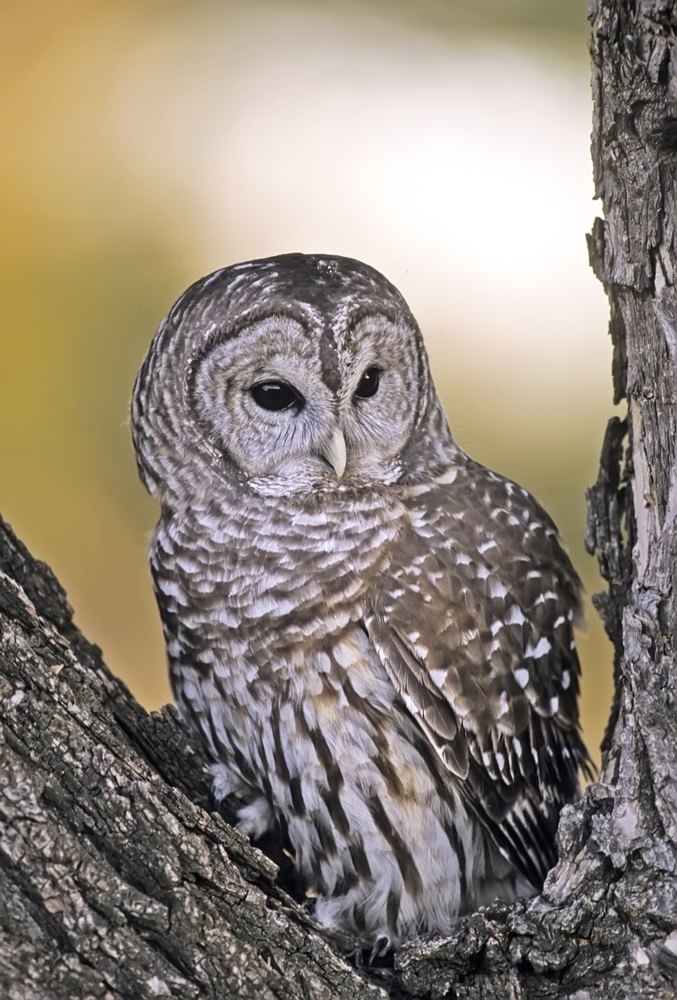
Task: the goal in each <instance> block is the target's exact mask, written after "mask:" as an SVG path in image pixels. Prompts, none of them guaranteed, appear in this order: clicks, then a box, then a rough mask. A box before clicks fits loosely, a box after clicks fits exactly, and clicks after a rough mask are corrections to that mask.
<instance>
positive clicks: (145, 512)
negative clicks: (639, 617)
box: [0, 0, 612, 753]
mask: <svg viewBox="0 0 677 1000" xmlns="http://www.w3.org/2000/svg"><path fill="white" fill-rule="evenodd" d="M3 21H4V30H3V32H2V38H1V40H0V52H1V55H2V58H0V76H1V78H2V87H1V92H2V104H3V114H2V116H1V117H2V126H1V127H2V129H3V130H4V132H5V134H4V135H2V136H1V139H0V141H1V142H2V149H3V156H2V159H1V160H0V176H1V183H0V215H1V222H2V231H3V232H4V234H5V235H4V238H3V240H2V244H1V246H0V255H1V257H2V266H1V267H0V283H1V289H0V291H1V295H2V311H3V313H4V317H3V329H2V334H1V336H2V351H1V353H0V487H1V489H0V511H1V512H2V514H3V515H4V516H5V518H6V519H7V520H9V522H10V523H11V524H12V525H13V527H14V528H15V530H16V531H17V532H18V534H19V535H20V536H21V537H22V539H23V540H24V541H25V542H26V543H27V544H28V545H29V547H30V548H31V549H32V550H33V552H34V553H35V554H36V555H38V556H39V557H40V558H42V559H45V560H47V561H48V562H49V563H50V564H51V565H52V566H53V568H54V570H55V571H56V573H57V574H58V576H59V577H60V579H61V581H62V582H63V583H64V585H65V586H66V588H67V590H68V593H69V598H70V601H71V604H72V605H73V607H74V608H75V616H76V620H77V622H78V624H79V625H80V627H81V628H82V629H83V630H84V632H85V633H86V634H87V635H88V637H89V638H90V639H92V640H94V641H95V642H97V643H98V644H99V645H100V646H101V647H102V648H103V651H104V654H105V657H106V660H107V662H108V664H109V665H110V667H111V669H112V670H113V671H114V672H116V673H117V674H119V675H120V676H121V677H122V678H123V679H124V680H125V682H126V683H127V684H128V685H129V687H130V688H131V689H132V691H133V692H134V693H135V694H136V695H137V697H138V698H140V699H141V700H142V701H143V702H144V703H145V704H146V705H147V706H148V707H149V708H155V707H158V706H159V705H161V704H163V703H164V702H165V701H166V700H168V698H169V697H170V695H169V687H168V684H167V681H166V678H165V664H164V650H163V643H162V638H161V633H160V627H159V621H158V616H157V613H156V609H155V605H154V599H153V596H152V591H151V585H150V579H149V574H148V570H147V564H146V546H147V539H148V535H149V533H150V531H151V529H152V526H153V524H154V520H155V516H156V511H155V509H154V504H153V503H152V502H151V500H150V499H149V498H148V497H147V496H146V495H145V493H144V491H143V489H142V487H141V485H140V484H139V482H138V481H137V478H136V470H135V466H134V460H133V453H132V448H131V444H130V437H129V427H128V417H127V413H128V400H129V396H130V393H131V388H132V383H133V380H134V376H135V374H136V370H137V368H138V366H139V364H140V362H141V360H142V358H143V356H144V353H145V351H146V349H147V346H148V343H149V341H150V339H151V337H152V335H153V332H154V330H155V328H156V326H157V325H158V323H159V321H160V320H161V319H162V317H163V315H164V314H165V313H166V312H167V310H168V309H169V307H170V306H171V304H172V302H173V301H174V299H176V298H177V297H178V295H179V294H180V293H181V292H182V291H183V289H184V288H185V287H186V286H187V285H188V284H189V283H191V282H192V281H193V280H195V279H196V278H198V277H199V276H201V275H203V274H205V273H207V272H209V271H212V270H214V269H215V268H217V267H221V266H223V265H225V264H228V263H232V262H235V261H238V260H244V259H247V258H250V257H261V256H266V255H268V254H273V253H280V252H287V251H298V250H300V251H306V252H330V253H339V254H346V255H348V256H352V257H357V258H361V259H363V260H365V261H367V262H368V263H370V264H372V265H374V266H375V267H377V268H378V269H379V270H382V271H383V272H384V273H385V274H386V275H387V276H388V278H390V280H391V281H393V282H394V283H395V284H396V285H397V286H398V287H399V288H400V290H401V291H402V292H403V294H404V295H405V297H406V298H407V299H408V301H409V304H410V305H411V307H412V309H413V312H414V314H415V315H416V316H417V318H418V320H419V322H420V324H421V326H422V329H423V331H424V334H425V337H426V341H427V344H428V348H429V352H430V355H431V360H432V365H433V371H434V373H435V376H436V380H437V383H438V387H439V389H440V393H441V395H442V397H443V400H444V402H445V404H446V407H447V411H448V414H449V418H450V423H451V426H452V429H453V430H454V433H455V436H456V438H457V440H458V441H459V443H460V444H461V445H462V446H463V447H464V448H465V449H466V450H467V451H469V452H470V453H471V454H472V455H473V456H474V457H475V458H477V459H479V460H480V461H482V462H484V463H485V464H487V465H489V466H491V467H493V468H496V469H497V470H499V471H500V472H502V473H504V474H506V475H509V476H511V477H512V478H514V479H517V480H518V481H519V482H520V483H522V484H523V485H525V486H526V487H528V488H529V489H530V490H531V491H532V492H533V493H535V494H536V496H537V497H538V498H539V499H540V500H541V502H542V503H543V504H544V505H545V506H546V507H547V508H548V510H549V511H550V513H551V514H552V515H553V516H554V517H555V520H556V521H557V522H558V523H559V525H560V527H561V529H562V533H563V535H564V537H565V540H566V543H567V546H568V548H569V550H570V552H571V554H572V556H573V558H574V562H575V563H576V565H577V567H578V569H579V571H580V572H581V574H582V576H583V578H584V580H585V584H586V589H587V591H588V594H590V593H593V592H595V590H598V589H600V587H601V581H600V580H599V578H598V577H597V575H596V566H595V563H594V561H593V560H592V559H591V558H590V557H589V556H587V555H586V554H585V552H584V549H583V544H582V537H583V531H584V523H585V506H584V498H583V491H584V488H585V486H586V485H588V484H590V483H592V482H593V481H594V479H595V477H596V470H597V459H598V454H599V450H600V446H601V440H602V435H603V431H604V427H605V424H606V420H607V418H608V417H609V416H610V415H611V413H612V407H611V388H610V345H609V342H608V338H607V333H606V324H607V311H606V302H605V299H604V296H603V293H602V290H601V287H600V286H599V285H598V284H597V282H596V281H595V279H594V278H593V276H592V273H591V271H590V270H589V268H588V264H587V254H586V247H585V235H584V234H585V233H586V231H588V230H589V229H590V226H591V224H592V220H593V218H594V215H595V211H596V209H595V205H594V204H593V202H592V198H591V196H592V178H591V167H590V158H589V132H590V121H591V97H590V88H589V82H588V81H589V71H588V59H587V49H586V46H587V25H586V19H585V3H584V2H583V0H580V2H579V0H576V2H574V3H570V4H556V3H549V4H548V3H542V2H540V0H465V2H461V0H437V2H435V0H427V2H421V0H400V2H398V0H390V2H386V0H381V2H378V0H359V2H354V3H351V2H347V0H344V2H339V0H325V2H321V3H318V2H305V3H304V2H295V3H293V2H289V0H278V2H272V0H270V2H262V0H248V2H245V0H219V2H217V0H143V2H139V0H116V2H115V3H114V4H113V3H109V2H103V0H98V2H97V0H61V2H60V3H58V4H53V3H50V2H48V0H28V2H27V3H25V4H15V5H10V6H7V7H6V9H5V10H4V12H3ZM582 659H583V720H584V728H585V731H586V734H587V737H588V740H589V742H590V744H591V748H592V749H593V752H595V753H596V751H597V746H598V744H599V741H600V737H601V734H602V731H603V728H604V725H605V722H606V718H607V714H608V707H609V703H610V692H611V653H610V648H609V646H608V644H607V642H606V640H605V638H604V636H603V632H602V629H601V627H600V625H599V623H598V621H597V619H596V615H595V613H594V611H593V610H592V608H590V607H589V608H588V631H587V635H586V636H585V637H584V638H583V640H582Z"/></svg>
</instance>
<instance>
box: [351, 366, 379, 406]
mask: <svg viewBox="0 0 677 1000" xmlns="http://www.w3.org/2000/svg"><path fill="white" fill-rule="evenodd" d="M380 378H381V369H380V368H377V367H376V365H371V367H370V368H367V370H366V371H365V373H364V375H363V376H362V378H361V379H360V381H359V382H358V384H357V389H356V390H355V396H356V397H357V399H369V397H370V396H373V395H375V393H376V390H377V389H378V383H379V379H380Z"/></svg>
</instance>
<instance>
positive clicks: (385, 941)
mask: <svg viewBox="0 0 677 1000" xmlns="http://www.w3.org/2000/svg"><path fill="white" fill-rule="evenodd" d="M391 947H392V945H391V944H390V938H389V937H388V935H387V934H379V935H378V937H377V938H375V939H374V944H373V945H372V949H371V952H370V954H369V965H373V964H374V962H375V961H376V959H377V958H383V957H384V955H387V954H388V952H389V951H390V949H391Z"/></svg>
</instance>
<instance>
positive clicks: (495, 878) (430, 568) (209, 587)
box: [132, 254, 588, 950]
mask: <svg viewBox="0 0 677 1000" xmlns="http://www.w3.org/2000/svg"><path fill="white" fill-rule="evenodd" d="M132 413H133V433H134V444H135V448H136V454H137V459H138V464H139V470H140V474H141V477H142V479H143V481H144V483H145V485H146V486H147V488H148V489H149V490H150V491H151V493H153V494H156V495H157V496H158V497H159V498H160V500H161V502H162V515H161V518H160V522H159V524H158V527H157V530H156V532H155V535H154V539H153V544H152V549H151V566H152V571H153V578H154V582H155V589H156V594H157V598H158V604H159V607H160V612H161V615H162V620H163V624H164V632H165V638H166V642H167V652H168V657H169V663H170V671H171V679H172V684H173V688H174V692H175V695H176V699H177V702H178V705H179V707H180V709H181V711H182V713H183V715H184V717H185V718H186V719H187V721H188V722H189V724H190V725H191V726H192V728H193V730H194V731H195V733H196V735H197V736H198V737H199V739H200V740H201V741H202V743H203V745H204V747H205V748H206V750H207V753H208V754H209V756H210V757H211V759H212V761H213V767H212V773H213V778H214V791H215V795H216V796H217V798H219V799H220V798H223V797H225V796H231V797H232V800H233V802H234V803H235V804H236V807H237V810H238V816H239V824H240V826H241V828H242V829H243V830H245V831H247V832H248V833H249V834H251V835H252V836H254V837H260V836H262V835H263V834H264V833H270V832H273V833H275V832H277V833H279V835H280V837H281V838H284V839H285V842H286V843H287V845H288V847H289V849H290V850H291V852H292V854H293V858H294V864H295V867H296V869H297V871H298V873H299V876H300V877H301V879H302V881H303V883H304V884H305V886H306V888H307V892H308V895H309V896H312V897H315V898H316V904H315V914H316V916H317V919H318V920H319V921H320V922H322V923H323V924H325V925H327V926H330V927H340V928H342V929H344V930H347V931H349V932H351V933H353V934H354V935H355V936H356V937H357V938H358V939H359V941H360V942H361V943H363V944H367V943H369V942H371V943H374V942H375V945H374V946H375V949H376V950H379V949H382V948H384V947H386V946H387V945H388V944H391V945H396V944H397V943H398V942H399V941H401V940H402V938H404V937H407V936H411V935H413V934H416V933H419V932H438V933H444V932H445V931H448V930H449V929H450V928H451V926H452V924H453V922H454V920H455V919H456V918H457V916H458V915H459V914H460V913H463V912H467V911H468V910H470V909H472V908H474V907H477V906H478V905H479V904H481V903H482V902H485V901H488V900H489V899H491V898H492V897H493V896H495V895H500V896H503V897H505V898H512V897H514V896H515V895H518V894H528V893H533V892H534V891H536V889H537V888H539V887H540V885H541V883H542V881H543V878H544V876H545V874H546V872H547V870H548V869H549V868H550V867H551V866H552V864H553V863H554V861H555V848H554V833H555V829H556V825H557V817H558V814H559V810H560V807H561V806H562V804H563V803H565V802H568V801H570V800H571V799H572V798H574V797H575V796H576V794H577V791H578V770H579V768H583V769H584V770H585V769H587V768H588V757H587V754H586V751H585V748H584V746H583V743H582V741H581V738H580V735H579V727H578V709H577V697H578V676H579V667H578V659H577V655H576V649H575V644H574V633H573V625H574V621H575V618H576V616H577V614H578V609H579V581H578V578H577V576H576V573H575V571H574V569H573V567H572V566H571V563H570V561H569V559H568V558H567V556H566V555H565V554H564V552H563V550H562V548H561V546H560V543H559V539H558V536H557V531H556V529H555V527H554V525H553V523H552V521H551V520H550V518H549V517H548V515H547V514H546V513H545V512H544V511H543V510H542V509H541V507H539V505H538V504H537V503H536V501H535V500H534V499H533V498H532V497H531V496H530V495H529V494H528V493H527V492H526V491H525V490H523V489H521V488H520V487H519V486H516V485H515V484H514V483H511V482H509V481H508V480H506V479H504V478H503V477H501V476H498V475H496V474H495V473H493V472H490V471H489V470H487V469H485V468H483V467H482V466H481V465H478V464H477V463H476V462H474V461H472V460H471V459H470V458H468V456H467V455H465V454H464V452H463V451H461V449H460V448H459V447H458V446H457V445H456V444H455V442H454V441H453V439H452V437H451V434H450V432H449V429H448V427H447V423H446V419H445V417H444V413H443V411H442V408H441V406H440V403H439V400H438V398H437V395H436V393H435V389H434V386H433V383H432V381H431V378H430V373H429V369H428V361H427V357H426V354H425V350H424V347H423V342H422V339H421V335H420V332H419V330H418V327H417V325H416V322H415V320H414V319H413V317H412V315H411V313H410V312H409V310H408V308H407V306H406V303H405V302H404V300H403V299H402V297H401V296H400V294H399V292H398V291H397V290H396V289H395V288H394V287H393V286H392V285H390V284H389V283H388V282H387V281H386V280H385V278H383V277H382V276H381V275H380V274H378V272H376V271H374V270H372V269H371V268H369V267H367V266H365V265H363V264H360V263H358V262H356V261H353V260H349V259H346V258H341V257H319V256H304V255H301V254H290V255H287V256H283V257H277V258H271V259H269V260H260V261H253V262H250V263H246V264H240V265H235V266H233V267H229V268H225V269H223V270H222V271H217V272H215V273H214V274H212V275H210V276H208V277H207V278H204V279H202V281H199V282H197V283H196V284H195V285H193V286H192V287H191V288H190V289H188V291H187V292H186V293H185V294H184V295H183V296H182V297H181V298H180V299H179V300H178V302H177V303H176V305H175V306H174V308H173V309H172V311H171V312H170V314H169V316H168V318H167V320H166V321H165V322H164V323H163V324H162V326H161V327H160V330H159V331H158V334H157V336H156V338H155V340H154V341H153V344H152V345H151V348H150V351H149V354H148V356H147V358H146V360H145V362H144V364H143V366H142V368H141V371H140V372H139V376H138V378H137V382H136V386H135V390H134V399H133V409H132Z"/></svg>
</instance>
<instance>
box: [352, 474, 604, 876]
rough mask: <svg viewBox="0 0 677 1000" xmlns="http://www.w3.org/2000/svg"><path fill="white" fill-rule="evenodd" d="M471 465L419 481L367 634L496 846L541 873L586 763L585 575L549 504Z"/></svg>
mask: <svg viewBox="0 0 677 1000" xmlns="http://www.w3.org/2000/svg"><path fill="white" fill-rule="evenodd" d="M472 464H473V466H474V471H473V472H472V474H471V475H468V476H465V477H462V478H461V477H459V478H461V481H460V482H457V483H455V484H454V485H452V486H448V485H440V486H436V487H435V486H433V487H431V488H429V489H427V490H426V491H425V492H423V491H422V490H421V488H418V489H417V490H414V491H412V492H413V493H415V494H417V495H416V496H414V497H410V501H409V502H410V521H409V526H408V528H407V530H406V531H405V532H404V534H403V535H402V536H401V537H400V540H399V542H398V545H399V548H398V551H397V553H396V557H395V558H394V559H393V562H392V568H391V570H390V573H389V574H388V575H386V576H384V577H382V578H381V579H380V580H379V582H378V584H377V586H376V588H375V589H374V591H373V593H372V595H371V601H370V609H369V613H368V615H367V618H366V626H367V628H368V631H369V634H370V636H371V638H372V641H373V642H374V645H375V646H376V649H377V650H378V653H379V656H380V657H381V659H382V661H383V663H384V665H385V667H386V669H387V671H388V673H389V675H390V678H391V680H392V682H393V684H394V685H395V687H396V688H397V690H398V692H399V694H400V696H401V698H402V700H403V701H404V703H405V705H406V707H407V709H408V711H409V712H410V713H411V715H412V716H413V717H414V718H415V719H416V721H417V722H418V724H419V726H420V727H421V729H422V730H423V732H424V734H425V736H426V737H427V739H428V740H429V741H430V743H431V744H432V745H433V746H434V748H435V750H436V751H437V753H438V754H439V756H440V757H441V758H442V760H443V761H444V763H445V764H446V766H447V767H448V768H449V770H450V771H451V772H452V773H453V774H454V775H455V776H456V778H457V779H458V783H459V788H460V790H461V794H462V795H463V796H464V798H465V800H466V802H467V804H468V806H469V807H470V808H471V809H472V810H473V811H474V812H475V814H476V815H477V816H478V818H479V819H480V820H481V821H482V822H483V824H484V825H485V827H486V828H487V829H488V830H489V832H490V834H491V836H492V837H493V839H494V841H495V843H496V845H497V847H498V849H499V850H500V852H501V853H502V854H503V855H504V857H506V858H507V859H508V860H509V861H510V862H511V864H513V865H514V866H515V867H516V868H517V869H518V870H519V871H520V872H521V873H522V874H523V875H524V876H525V877H526V878H527V879H528V880H529V881H530V882H531V883H532V884H533V885H534V887H540V886H541V885H542V883H543V879H544V877H545V874H546V872H547V871H548V870H549V869H550V868H551V867H552V866H553V865H554V863H555V861H556V851H555V843H554V839H555V838H554V834H555V830H556V826H557V817H558V815H559V810H560V807H561V806H562V805H563V804H564V803H565V802H567V801H570V800H571V799H572V798H574V797H575V795H576V791H577V789H578V771H579V768H582V769H583V770H584V771H587V772H589V771H590V761H589V758H588V755H587V752H586V750H585V747H584V745H583V742H582V740H581V738H580V735H579V726H578V708H577V697H578V687H579V664H578V657H577V654H576V648H575V644H574V635H573V625H574V621H575V619H576V617H577V615H578V612H579V592H580V583H579V580H578V577H577V575H576V572H575V570H574V569H573V567H572V565H571V562H570V561H569V559H568V557H567V556H566V554H565V553H564V551H563V550H562V548H561V546H560V544H559V540H558V536H557V530H556V528H555V526H554V525H553V523H552V521H551V520H550V518H549V517H548V515H547V514H546V513H545V512H544V511H543V510H542V509H541V508H540V507H539V506H538V504H537V503H536V501H535V500H533V498H532V497H531V496H530V495H529V494H528V493H526V491H524V490H522V489H521V488H520V487H518V486H516V485H514V484H512V483H509V482H507V481H506V480H504V479H502V478H501V477H499V476H496V475H494V474H493V473H490V472H489V471H488V470H486V469H484V468H483V467H481V466H475V463H472Z"/></svg>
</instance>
